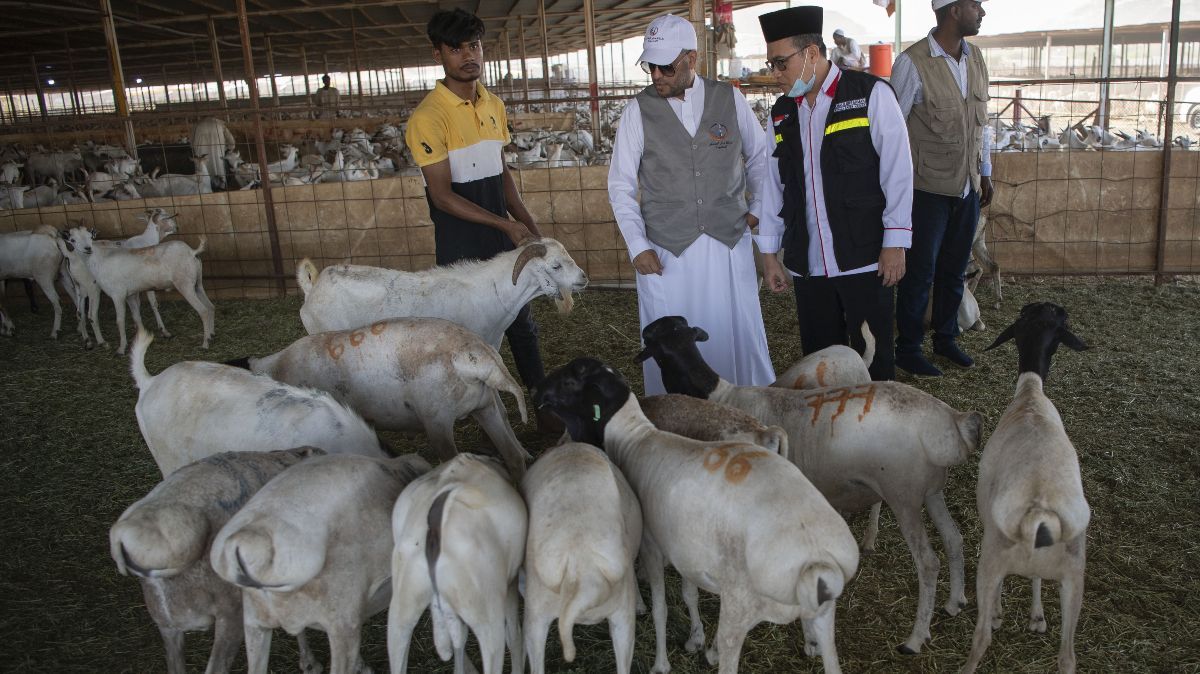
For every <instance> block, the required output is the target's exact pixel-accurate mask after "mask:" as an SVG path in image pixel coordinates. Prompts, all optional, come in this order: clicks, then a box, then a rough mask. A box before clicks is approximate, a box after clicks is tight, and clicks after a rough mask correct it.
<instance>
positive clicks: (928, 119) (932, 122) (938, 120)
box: [916, 107, 962, 136]
mask: <svg viewBox="0 0 1200 674" xmlns="http://www.w3.org/2000/svg"><path fill="white" fill-rule="evenodd" d="M916 109H917V110H920V114H921V119H923V120H924V121H925V123H926V124H928V125H929V130H930V131H933V132H934V133H935V134H937V135H939V136H944V135H946V134H953V133H956V132H957V131H958V130H959V127H958V125H959V123H960V122H959V120H960V119H961V117H960V115H961V114H962V112H961V108H954V107H944V108H935V107H921V108H916Z"/></svg>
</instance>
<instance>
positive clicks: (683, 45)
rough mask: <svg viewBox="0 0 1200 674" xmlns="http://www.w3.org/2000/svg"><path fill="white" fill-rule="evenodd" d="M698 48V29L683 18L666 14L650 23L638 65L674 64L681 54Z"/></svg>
mask: <svg viewBox="0 0 1200 674" xmlns="http://www.w3.org/2000/svg"><path fill="white" fill-rule="evenodd" d="M695 48H696V29H695V28H693V27H692V24H691V23H690V22H689V21H688V20H687V19H684V18H683V17H680V16H675V15H674V14H664V15H663V16H660V17H658V18H657V19H655V20H653V21H651V22H650V26H649V27H648V28H647V29H646V36H645V38H644V39H643V40H642V54H641V56H639V57H638V59H637V61H636V62H637V63H641V62H643V61H644V62H647V63H654V64H657V65H667V64H669V63H674V62H675V59H677V58H679V54H680V52H682V51H684V50H693V49H695Z"/></svg>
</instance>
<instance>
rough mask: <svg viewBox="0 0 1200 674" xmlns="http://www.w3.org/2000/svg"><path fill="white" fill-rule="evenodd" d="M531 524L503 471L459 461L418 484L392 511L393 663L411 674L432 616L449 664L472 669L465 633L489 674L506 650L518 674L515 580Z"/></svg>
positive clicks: (496, 672) (463, 457) (469, 458)
mask: <svg viewBox="0 0 1200 674" xmlns="http://www.w3.org/2000/svg"><path fill="white" fill-rule="evenodd" d="M527 524H528V515H527V513H526V510H525V502H524V501H523V500H521V495H520V494H519V493H517V490H516V489H514V488H513V486H512V484H511V482H510V478H509V476H508V474H507V473H505V472H504V469H503V468H502V467H501V466H500V464H499V462H496V461H494V460H491V459H488V458H484V457H480V456H475V455H473V454H459V455H458V456H456V457H454V458H453V459H451V460H450V461H447V462H446V463H443V464H442V465H440V466H438V467H437V468H436V469H435V470H433V471H431V472H429V473H428V474H426V475H423V476H421V477H420V478H417V479H416V480H413V482H412V484H411V485H409V487H408V488H407V489H405V490H404V493H403V494H401V495H400V498H399V499H397V500H396V507H395V508H394V510H393V511H392V537H393V538H394V539H395V550H394V552H393V553H392V588H393V590H392V603H391V606H390V607H389V608H388V658H389V660H391V668H392V673H393V674H404V673H405V672H407V671H408V647H409V642H410V640H411V639H412V631H413V628H414V627H416V625H417V620H418V619H419V618H420V617H421V614H422V613H424V612H425V608H426V607H429V610H430V613H431V614H432V617H433V643H434V646H435V648H436V649H437V653H438V656H439V657H441V659H442V660H443V661H445V660H449V659H450V657H451V656H453V657H454V658H455V671H456V672H458V673H459V674H461V673H462V672H463V670H464V669H465V667H466V653H465V650H466V645H467V629H468V628H469V629H470V630H471V631H472V632H474V633H475V638H476V639H477V640H478V641H479V651H480V654H481V655H482V657H483V674H501V670H502V669H503V666H504V644H505V642H507V643H508V648H509V651H510V653H511V657H512V662H513V663H514V670H518V669H521V668H522V667H523V665H522V664H521V663H524V662H525V656H524V650H523V648H524V646H523V644H522V641H521V623H520V618H519V617H518V615H517V602H518V599H517V597H518V591H517V574H518V572H519V571H520V569H521V563H522V561H523V560H524V557H525V535H526V527H527Z"/></svg>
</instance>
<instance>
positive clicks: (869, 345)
mask: <svg viewBox="0 0 1200 674" xmlns="http://www.w3.org/2000/svg"><path fill="white" fill-rule="evenodd" d="M862 336H863V342H864V343H865V344H866V346H865V347H863V354H862V359H863V365H866V366H867V369H870V368H871V363H873V362H875V335H873V334H871V328H870V326H868V325H867V322H866V321H863V322H862Z"/></svg>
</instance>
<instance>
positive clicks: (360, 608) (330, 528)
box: [209, 454, 429, 674]
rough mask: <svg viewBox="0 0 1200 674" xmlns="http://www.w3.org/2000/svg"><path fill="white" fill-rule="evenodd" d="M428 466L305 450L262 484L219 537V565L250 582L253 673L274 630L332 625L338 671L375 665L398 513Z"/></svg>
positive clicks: (410, 459)
mask: <svg viewBox="0 0 1200 674" xmlns="http://www.w3.org/2000/svg"><path fill="white" fill-rule="evenodd" d="M428 470H429V464H428V463H426V462H425V460H424V459H422V458H421V457H419V456H416V455H411V454H410V455H407V456H401V457H397V458H395V459H375V458H370V457H365V456H347V455H333V456H320V457H316V458H313V459H309V460H306V461H304V462H302V463H300V464H298V465H296V466H293V467H292V468H290V469H288V470H287V471H286V472H284V473H283V474H281V475H280V476H279V477H277V478H275V479H274V480H271V481H270V482H269V483H267V485H266V486H265V487H263V488H262V489H260V490H259V491H258V493H257V494H255V495H254V496H253V497H252V498H251V499H250V501H249V502H248V503H246V505H245V506H243V507H242V509H241V510H239V511H238V512H237V514H236V515H234V516H233V517H232V518H230V520H229V522H227V523H226V524H225V526H224V527H222V528H221V530H220V531H219V532H217V534H216V536H215V537H214V538H213V542H212V551H211V553H210V555H209V559H210V561H211V562H212V566H213V570H215V571H216V572H217V575H219V576H221V577H222V578H224V579H225V580H227V581H229V582H230V583H234V584H236V585H238V586H240V587H241V588H242V599H243V612H244V616H243V620H244V621H245V629H246V659H247V662H248V667H247V669H248V671H249V672H250V674H266V672H267V671H268V664H269V658H270V655H271V631H272V630H273V629H274V628H276V627H281V628H283V629H284V630H285V631H286V632H287V633H288V634H292V635H298V634H301V633H302V632H303V631H304V629H305V628H309V627H314V628H317V629H319V630H322V631H323V632H325V633H326V634H328V635H329V650H330V674H351V673H352V672H369V671H370V669H369V668H367V667H366V665H365V663H364V662H363V660H362V655H361V654H360V652H359V645H360V641H361V630H362V624H363V623H364V622H366V620H367V619H368V618H370V617H371V616H372V615H375V614H376V613H379V612H380V611H382V610H384V609H386V608H387V607H388V600H389V599H390V597H391V595H392V586H393V583H392V566H391V564H390V558H391V553H392V536H391V533H390V532H391V528H390V526H391V514H392V505H393V504H394V503H395V502H396V497H397V496H399V495H400V492H401V491H402V490H404V488H405V486H406V485H408V484H409V483H410V482H412V481H413V480H414V479H415V478H417V477H418V476H420V475H422V474H423V473H425V472H427V471H428Z"/></svg>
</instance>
